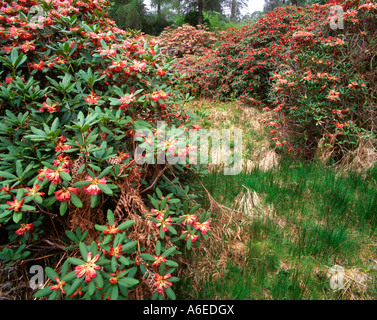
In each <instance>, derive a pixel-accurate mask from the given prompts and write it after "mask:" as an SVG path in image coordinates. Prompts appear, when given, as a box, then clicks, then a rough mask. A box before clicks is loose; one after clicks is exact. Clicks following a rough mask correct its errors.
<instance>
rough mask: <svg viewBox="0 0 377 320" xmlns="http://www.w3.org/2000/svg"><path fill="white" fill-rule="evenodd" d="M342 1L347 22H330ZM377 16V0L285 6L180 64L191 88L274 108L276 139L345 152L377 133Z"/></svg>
mask: <svg viewBox="0 0 377 320" xmlns="http://www.w3.org/2000/svg"><path fill="white" fill-rule="evenodd" d="M335 4H339V5H340V6H341V8H343V10H344V29H343V30H341V29H338V30H337V29H335V30H333V29H332V28H331V26H330V22H332V21H334V18H335V22H339V21H337V19H336V17H335V15H337V14H338V11H336V10H335V11H334V12H333V15H332V16H331V15H330V12H331V8H332V6H334V5H335ZM375 24H376V4H375V3H373V2H372V1H369V0H355V1H348V0H346V1H335V0H334V1H330V3H329V4H327V5H311V6H306V7H296V6H286V7H281V8H277V9H275V10H274V11H272V12H270V13H268V14H266V15H264V16H263V17H262V18H261V19H259V20H258V21H257V22H256V23H255V24H253V25H252V26H250V27H244V28H242V29H239V30H235V29H228V30H226V31H224V32H223V33H222V35H221V37H220V40H221V39H222V41H220V43H217V44H216V45H215V46H214V47H213V48H212V49H208V50H206V51H203V52H201V53H200V55H199V54H197V55H195V54H193V55H189V56H186V59H183V58H182V59H180V60H179V61H178V62H177V63H176V64H177V67H178V68H181V69H182V70H186V78H185V79H186V80H187V84H186V85H185V90H186V91H187V92H190V93H192V94H196V95H204V96H209V97H213V98H215V99H220V100H227V99H239V100H241V101H242V102H244V103H247V104H250V105H254V106H258V107H259V108H261V109H263V110H264V111H268V112H272V116H271V114H270V113H269V115H268V117H266V119H265V120H264V122H265V123H266V125H267V126H268V127H269V130H270V132H271V134H272V135H273V137H272V141H273V143H274V144H275V145H276V147H278V148H280V147H283V146H287V149H288V150H292V148H294V149H295V150H296V151H297V152H301V153H302V155H304V156H307V157H310V158H311V157H313V156H314V155H315V154H316V153H317V151H318V147H321V146H331V156H332V157H333V158H334V159H336V160H338V159H340V158H342V157H344V156H345V155H346V154H347V153H348V151H350V150H353V149H355V147H356V146H357V144H358V142H359V141H360V140H361V139H363V138H365V137H366V138H368V139H374V138H375V134H376V131H375V127H376V126H375V112H376V108H375V105H376V101H375V96H376V95H375V88H376V76H375V74H376V73H375V72H374V69H375V68H374V64H375V61H374V60H375V59H374V52H375V51H376V41H375V40H374V39H375V38H376V31H375V28H374V26H375ZM182 61H183V62H182ZM182 66H184V68H182Z"/></svg>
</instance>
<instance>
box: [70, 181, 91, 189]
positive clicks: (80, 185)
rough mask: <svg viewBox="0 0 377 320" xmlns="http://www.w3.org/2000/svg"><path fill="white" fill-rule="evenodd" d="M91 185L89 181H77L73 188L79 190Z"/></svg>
mask: <svg viewBox="0 0 377 320" xmlns="http://www.w3.org/2000/svg"><path fill="white" fill-rule="evenodd" d="M90 184H92V183H91V182H90V181H78V182H75V183H74V184H73V186H74V187H75V188H81V187H86V186H88V185H90Z"/></svg>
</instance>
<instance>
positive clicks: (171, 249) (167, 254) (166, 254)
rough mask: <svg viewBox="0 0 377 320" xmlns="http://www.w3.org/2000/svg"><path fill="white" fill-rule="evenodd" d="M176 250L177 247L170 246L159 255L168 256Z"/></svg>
mask: <svg viewBox="0 0 377 320" xmlns="http://www.w3.org/2000/svg"><path fill="white" fill-rule="evenodd" d="M176 250H177V247H176V246H173V247H170V248H169V249H167V250H166V251H165V252H164V253H163V254H162V255H161V257H168V256H170V255H172V254H173V253H174V252H175V251H176Z"/></svg>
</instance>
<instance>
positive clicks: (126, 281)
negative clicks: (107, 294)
mask: <svg viewBox="0 0 377 320" xmlns="http://www.w3.org/2000/svg"><path fill="white" fill-rule="evenodd" d="M138 283H139V281H138V280H136V279H134V278H129V277H125V278H122V279H120V280H119V281H118V284H119V285H120V286H123V287H126V288H131V287H133V286H135V285H137V284H138Z"/></svg>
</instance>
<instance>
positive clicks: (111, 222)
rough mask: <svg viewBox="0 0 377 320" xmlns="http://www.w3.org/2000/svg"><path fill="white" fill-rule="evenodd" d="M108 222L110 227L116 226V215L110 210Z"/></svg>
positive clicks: (108, 211)
mask: <svg viewBox="0 0 377 320" xmlns="http://www.w3.org/2000/svg"><path fill="white" fill-rule="evenodd" d="M107 221H108V222H109V224H110V225H113V224H114V214H113V212H112V211H111V210H110V209H109V210H107Z"/></svg>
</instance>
